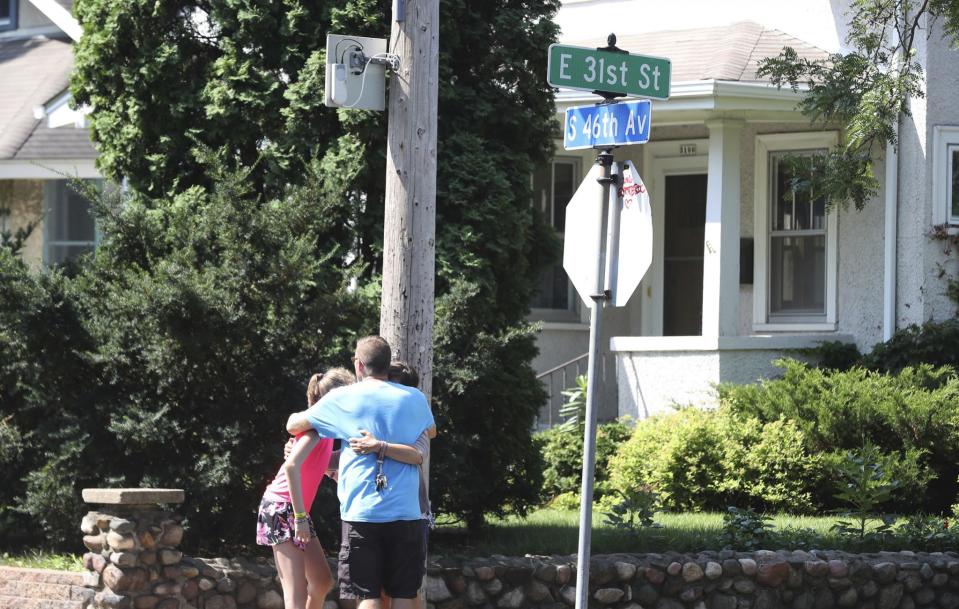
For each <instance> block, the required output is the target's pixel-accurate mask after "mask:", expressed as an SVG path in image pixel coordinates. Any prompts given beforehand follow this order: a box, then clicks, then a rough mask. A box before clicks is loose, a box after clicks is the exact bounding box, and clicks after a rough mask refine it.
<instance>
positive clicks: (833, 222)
mask: <svg viewBox="0 0 959 609" xmlns="http://www.w3.org/2000/svg"><path fill="white" fill-rule="evenodd" d="M838 142H839V134H838V133H837V132H835V131H815V132H805V133H775V134H768V135H757V136H756V146H755V167H754V169H755V171H754V172H753V205H754V209H753V237H754V240H755V241H754V248H755V251H754V256H753V331H754V332H829V331H835V330H836V293H837V263H838V260H839V256H838V247H839V212H838V210H837V209H836V206H832V208H831V209H830V210H829V211H828V212H827V213H826V302H825V306H826V315H825V319H823V316H822V315H816V316H812V317H810V318H809V319H808V321H807V320H803V319H802V318H801V317H799V316H797V317H794V318H793V319H794V321H785V320H781V319H776V318H772V319H771V318H770V315H769V283H770V281H769V271H770V269H769V241H770V233H771V232H772V231H771V227H770V210H769V205H770V201H769V194H770V190H771V189H770V182H769V180H770V176H771V172H770V167H769V156H770V153H773V152H802V151H808V150H820V149H822V150H829V149H830V148H833V147H834V146H836V144H837V143H838Z"/></svg>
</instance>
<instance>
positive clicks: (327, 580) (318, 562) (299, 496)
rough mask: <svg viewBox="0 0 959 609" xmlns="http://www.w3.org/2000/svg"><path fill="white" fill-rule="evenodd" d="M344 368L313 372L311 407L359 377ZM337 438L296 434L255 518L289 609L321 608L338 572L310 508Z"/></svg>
mask: <svg viewBox="0 0 959 609" xmlns="http://www.w3.org/2000/svg"><path fill="white" fill-rule="evenodd" d="M355 380H356V379H355V378H354V377H353V374H352V373H350V372H349V371H348V370H346V369H345V368H332V369H330V370H328V371H327V372H326V373H325V374H314V375H313V377H312V378H310V383H309V387H308V388H307V390H306V402H307V407H309V406H311V405H313V404H315V403H316V402H318V401H319V400H320V398H321V397H323V396H324V395H326V393H327V392H329V391H330V390H331V389H333V388H335V387H341V386H344V385H349V384H351V383H353V382H355ZM332 449H333V440H328V439H321V438H319V437H318V436H317V435H316V432H314V431H308V432H306V433H303V434H300V435H299V436H297V437H296V439H295V441H294V444H293V449H292V451H291V452H290V455H289V457H287V459H286V461H285V462H284V463H283V466H282V467H280V471H278V472H277V474H276V477H275V478H274V479H273V481H272V482H271V483H270V484H269V486H267V488H266V491H265V492H264V493H263V499H262V500H261V501H260V509H259V511H258V512H257V519H256V542H257V543H258V544H260V545H265V546H271V547H272V548H273V557H274V559H275V560H276V570H277V573H279V576H280V583H281V584H282V586H283V596H284V601H285V603H284V606H285V607H287V609H319V608H321V607H322V606H323V601H324V600H325V598H326V595H327V593H328V592H329V591H330V589H331V588H332V587H333V576H332V574H331V573H330V567H329V564H328V563H327V562H326V555H325V554H324V552H323V548H322V547H321V546H320V542H319V540H318V539H317V537H316V530H315V529H314V528H313V522H312V520H311V519H310V515H309V509H310V506H311V505H312V504H313V499H314V498H316V491H317V489H318V488H319V486H320V482H321V481H322V480H323V476H324V474H325V473H326V470H327V467H328V465H329V462H330V454H331V452H332Z"/></svg>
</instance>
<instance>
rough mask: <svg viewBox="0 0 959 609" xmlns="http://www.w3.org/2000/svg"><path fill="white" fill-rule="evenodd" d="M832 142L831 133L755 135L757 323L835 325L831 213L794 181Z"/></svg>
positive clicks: (758, 326)
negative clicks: (797, 186)
mask: <svg viewBox="0 0 959 609" xmlns="http://www.w3.org/2000/svg"><path fill="white" fill-rule="evenodd" d="M835 142H836V136H835V134H834V133H795V134H782V135H761V136H757V138H756V172H755V180H756V183H755V218H754V221H755V224H754V230H755V235H754V236H755V248H756V249H755V258H754V261H753V273H754V286H753V329H754V330H757V331H764V330H765V331H768V330H820V331H821V330H834V329H835V322H836V307H835V300H836V297H835V294H836V261H837V251H836V250H837V245H838V239H837V232H838V231H837V218H836V214H835V212H834V211H830V210H827V205H826V203H827V202H826V198H825V197H824V196H820V195H817V193H816V192H815V191H811V190H803V189H797V188H795V183H796V181H802V179H803V178H804V177H805V176H804V175H803V174H804V173H807V172H812V171H815V169H814V168H815V163H812V162H808V161H810V160H812V159H813V157H814V156H815V155H818V154H822V153H824V152H826V150H828V149H829V148H830V147H831V146H833V145H835ZM797 172H798V173H797Z"/></svg>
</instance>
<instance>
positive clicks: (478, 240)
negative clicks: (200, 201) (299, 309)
mask: <svg viewBox="0 0 959 609" xmlns="http://www.w3.org/2000/svg"><path fill="white" fill-rule="evenodd" d="M161 5H162V6H161ZM558 6H559V2H558V0H495V1H491V2H483V3H476V2H468V1H466V0H444V2H443V3H442V6H441V23H440V32H439V40H440V51H441V54H440V87H439V96H440V100H439V111H440V119H439V133H438V184H437V310H436V314H437V322H436V337H435V348H436V367H435V376H436V380H435V382H434V409H435V411H436V415H437V419H438V423H439V427H440V437H439V439H438V440H437V441H435V442H434V457H433V472H434V479H435V481H434V485H433V495H434V503H435V504H436V506H437V507H438V508H439V509H440V510H441V511H444V512H447V513H451V514H455V515H458V516H461V517H463V518H464V519H465V520H467V522H469V523H470V524H471V525H477V524H479V523H481V522H482V519H483V515H484V514H485V513H490V512H493V513H496V512H500V513H501V512H503V511H504V510H508V509H512V510H516V511H520V512H522V511H524V510H525V509H526V508H527V507H529V506H530V505H531V504H532V503H533V502H535V501H536V499H537V496H538V492H539V486H540V485H539V481H540V476H541V474H540V464H539V459H538V456H537V454H536V453H535V451H534V448H533V445H532V443H531V440H530V437H529V432H530V428H531V426H532V423H533V420H534V418H535V414H536V412H537V410H538V408H539V406H540V404H542V403H543V401H544V400H545V394H544V392H543V389H542V387H541V386H540V385H539V383H538V382H537V381H536V380H535V376H534V373H533V370H532V368H531V365H530V362H531V360H532V358H533V356H534V355H535V352H536V351H535V336H534V328H533V327H532V326H530V325H529V324H528V323H527V322H526V321H525V316H526V313H527V312H528V302H529V300H530V296H531V294H532V291H533V290H534V286H535V283H536V281H535V280H536V278H537V275H538V273H539V271H540V270H541V269H542V268H543V267H544V266H545V264H546V263H548V262H550V261H552V260H553V259H554V258H555V256H556V254H557V251H556V250H557V248H556V240H555V237H554V236H553V235H552V233H551V230H550V229H549V228H548V227H546V226H545V224H544V223H543V222H542V220H541V219H540V218H538V217H536V215H535V212H534V210H533V207H532V205H531V193H530V180H529V176H530V175H531V173H532V171H533V169H534V167H535V165H536V164H538V163H542V162H544V161H545V160H546V159H548V158H549V155H550V154H551V141H552V136H553V130H554V128H555V126H554V122H553V121H554V116H553V113H554V99H553V93H552V90H551V89H550V88H549V87H548V85H547V83H546V80H545V75H546V49H547V47H548V46H549V44H550V43H551V42H554V41H555V37H556V34H557V28H556V26H555V24H554V23H553V22H552V17H553V15H554V13H555V11H556V10H557V9H558ZM76 12H77V15H78V16H79V19H80V21H81V23H82V25H83V27H84V32H85V34H84V37H83V39H82V40H81V42H80V43H79V44H78V49H77V72H76V74H75V78H74V80H73V84H72V91H73V93H74V96H75V99H76V101H77V102H79V103H88V104H90V105H92V106H93V107H94V108H96V112H94V114H93V115H92V127H93V134H94V138H95V139H96V141H97V142H98V146H99V149H100V151H101V157H100V160H99V161H98V162H99V164H100V167H101V169H102V170H103V171H104V172H105V173H106V174H107V175H110V176H113V177H114V178H120V177H121V176H126V177H127V178H128V179H129V183H130V185H131V186H132V187H133V188H134V189H135V190H137V191H140V192H143V193H148V194H154V195H160V194H167V193H170V194H174V195H177V196H176V198H175V199H174V200H175V201H183V199H182V193H184V192H194V191H190V190H189V189H190V188H191V187H193V186H201V187H207V188H208V187H209V186H210V185H211V184H214V183H215V182H216V178H215V177H214V175H213V174H212V173H211V168H212V167H215V166H216V165H217V164H218V163H219V164H222V165H223V166H225V167H226V168H228V169H238V170H241V171H243V172H244V173H245V174H246V175H247V176H248V178H247V179H248V180H249V183H250V184H251V188H252V190H253V191H254V192H257V193H262V194H265V195H267V196H269V195H272V194H274V193H277V192H280V191H282V190H283V189H284V188H285V187H286V185H287V184H294V185H296V184H301V183H303V180H304V176H305V175H309V174H310V172H308V171H305V170H304V167H307V166H310V167H317V168H318V169H317V171H316V175H317V176H320V178H321V180H322V182H323V184H324V189H325V192H326V193H327V194H328V197H327V200H328V201H329V207H328V208H326V211H327V213H328V215H329V217H330V218H333V219H335V220H336V222H338V224H337V226H340V227H342V228H343V229H344V230H346V231H347V232H349V233H350V235H349V237H348V238H347V237H346V236H345V235H344V236H343V237H344V239H346V240H349V241H351V242H350V244H349V247H350V248H351V250H352V252H351V254H352V255H351V256H350V257H349V258H347V259H344V260H343V263H344V265H346V261H347V260H348V261H349V267H350V268H351V269H352V270H350V273H351V274H353V275H356V276H357V277H358V278H359V281H360V284H361V286H367V287H368V291H370V290H371V291H373V292H375V290H376V286H377V285H378V275H377V273H378V269H379V268H381V264H380V257H381V251H380V250H381V243H382V230H383V227H382V217H383V204H384V203H383V201H384V192H383V191H384V174H385V150H386V146H385V138H386V120H387V117H386V116H385V113H371V112H363V111H349V110H339V111H333V110H331V109H329V108H325V107H324V106H323V105H322V104H323V79H324V63H325V58H324V49H323V45H324V44H325V34H326V32H327V31H330V32H337V33H350V34H355V35H363V36H375V37H385V36H386V35H387V34H388V24H389V12H390V3H389V2H388V1H386V0H347V1H345V2H337V3H332V2H329V3H324V2H302V1H300V0H285V1H284V2H279V3H271V2H263V1H262V0H227V1H224V2H217V3H205V2H204V3H197V2H183V1H182V0H181V1H173V2H165V3H160V4H157V3H153V2H147V1H145V0H121V1H117V0H78V2H77V5H76ZM184 75H189V77H188V78H184ZM313 159H316V160H315V161H314V160H313ZM192 196H196V195H192ZM181 204H184V203H181ZM187 205H188V206H189V205H190V204H187ZM143 213H144V216H145V217H147V216H148V214H147V212H146V211H144V212H143ZM210 213H212V212H210ZM137 230H141V229H140V228H137ZM210 230H211V231H214V232H213V233H211V234H215V231H216V230H219V229H218V228H215V227H212V226H211V227H210ZM330 230H332V227H330ZM137 247H139V246H138V245H135V244H134V245H131V247H130V250H129V251H125V252H124V253H123V254H122V255H121V253H120V250H118V253H117V256H119V258H118V259H117V261H116V263H117V264H121V265H122V264H123V263H124V262H123V260H124V258H123V256H134V257H135V256H138V255H140V254H138V253H137V251H136V250H137ZM170 255H171V256H173V255H174V252H172V251H171V254H170ZM164 264H166V263H164ZM264 264H265V262H264ZM102 268H104V269H106V268H108V267H102ZM104 272H106V270H104ZM169 279H170V280H173V279H174V276H172V275H171V276H170V277H169ZM277 281H278V282H280V283H282V281H283V278H278V279H277ZM155 289H158V290H159V289H160V286H156V288H155ZM364 289H366V288H364ZM131 323H132V321H131ZM213 327H215V326H213ZM143 339H144V340H145V339H146V336H144V337H143ZM191 340H195V339H191ZM198 353H202V350H198ZM208 355H209V356H211V357H213V356H218V355H219V354H218V353H216V352H214V353H209V354H208ZM273 356H280V353H276V354H275V355H273ZM194 363H195V364H197V365H200V363H199V360H194ZM290 365H295V362H290ZM304 371H305V370H304V369H301V370H300V372H301V373H302V372H304ZM244 372H245V371H244ZM239 378H247V377H239ZM181 397H184V398H185V397H186V396H181ZM171 404H172V401H171ZM172 407H173V406H172V405H171V408H172ZM171 433H172V432H171ZM169 437H171V438H172V437H173V436H172V435H171V436H169ZM144 440H145V439H144ZM132 448H133V447H132V446H131V450H132Z"/></svg>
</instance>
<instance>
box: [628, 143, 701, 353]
mask: <svg viewBox="0 0 959 609" xmlns="http://www.w3.org/2000/svg"><path fill="white" fill-rule="evenodd" d="M682 144H695V145H696V154H695V155H692V156H680V154H679V147H680V145H682ZM708 151H709V140H708V139H706V138H702V139H687V140H670V141H664V142H651V143H649V144H646V145H645V146H643V173H644V174H646V175H645V176H644V177H643V181H644V182H645V183H646V189H647V190H648V191H649V193H650V196H651V199H652V200H651V201H650V204H651V205H652V212H653V263H652V265H650V269H649V272H647V273H646V276H645V277H644V278H643V281H642V282H641V283H640V285H639V290H637V291H638V292H639V293H640V299H641V301H642V304H641V305H640V320H641V321H640V327H641V328H642V333H643V335H644V336H662V334H663V257H664V256H665V250H664V245H663V237H664V235H663V231H664V230H665V209H666V176H671V175H700V174H708V170H709V162H708V156H707V152H708Z"/></svg>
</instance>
